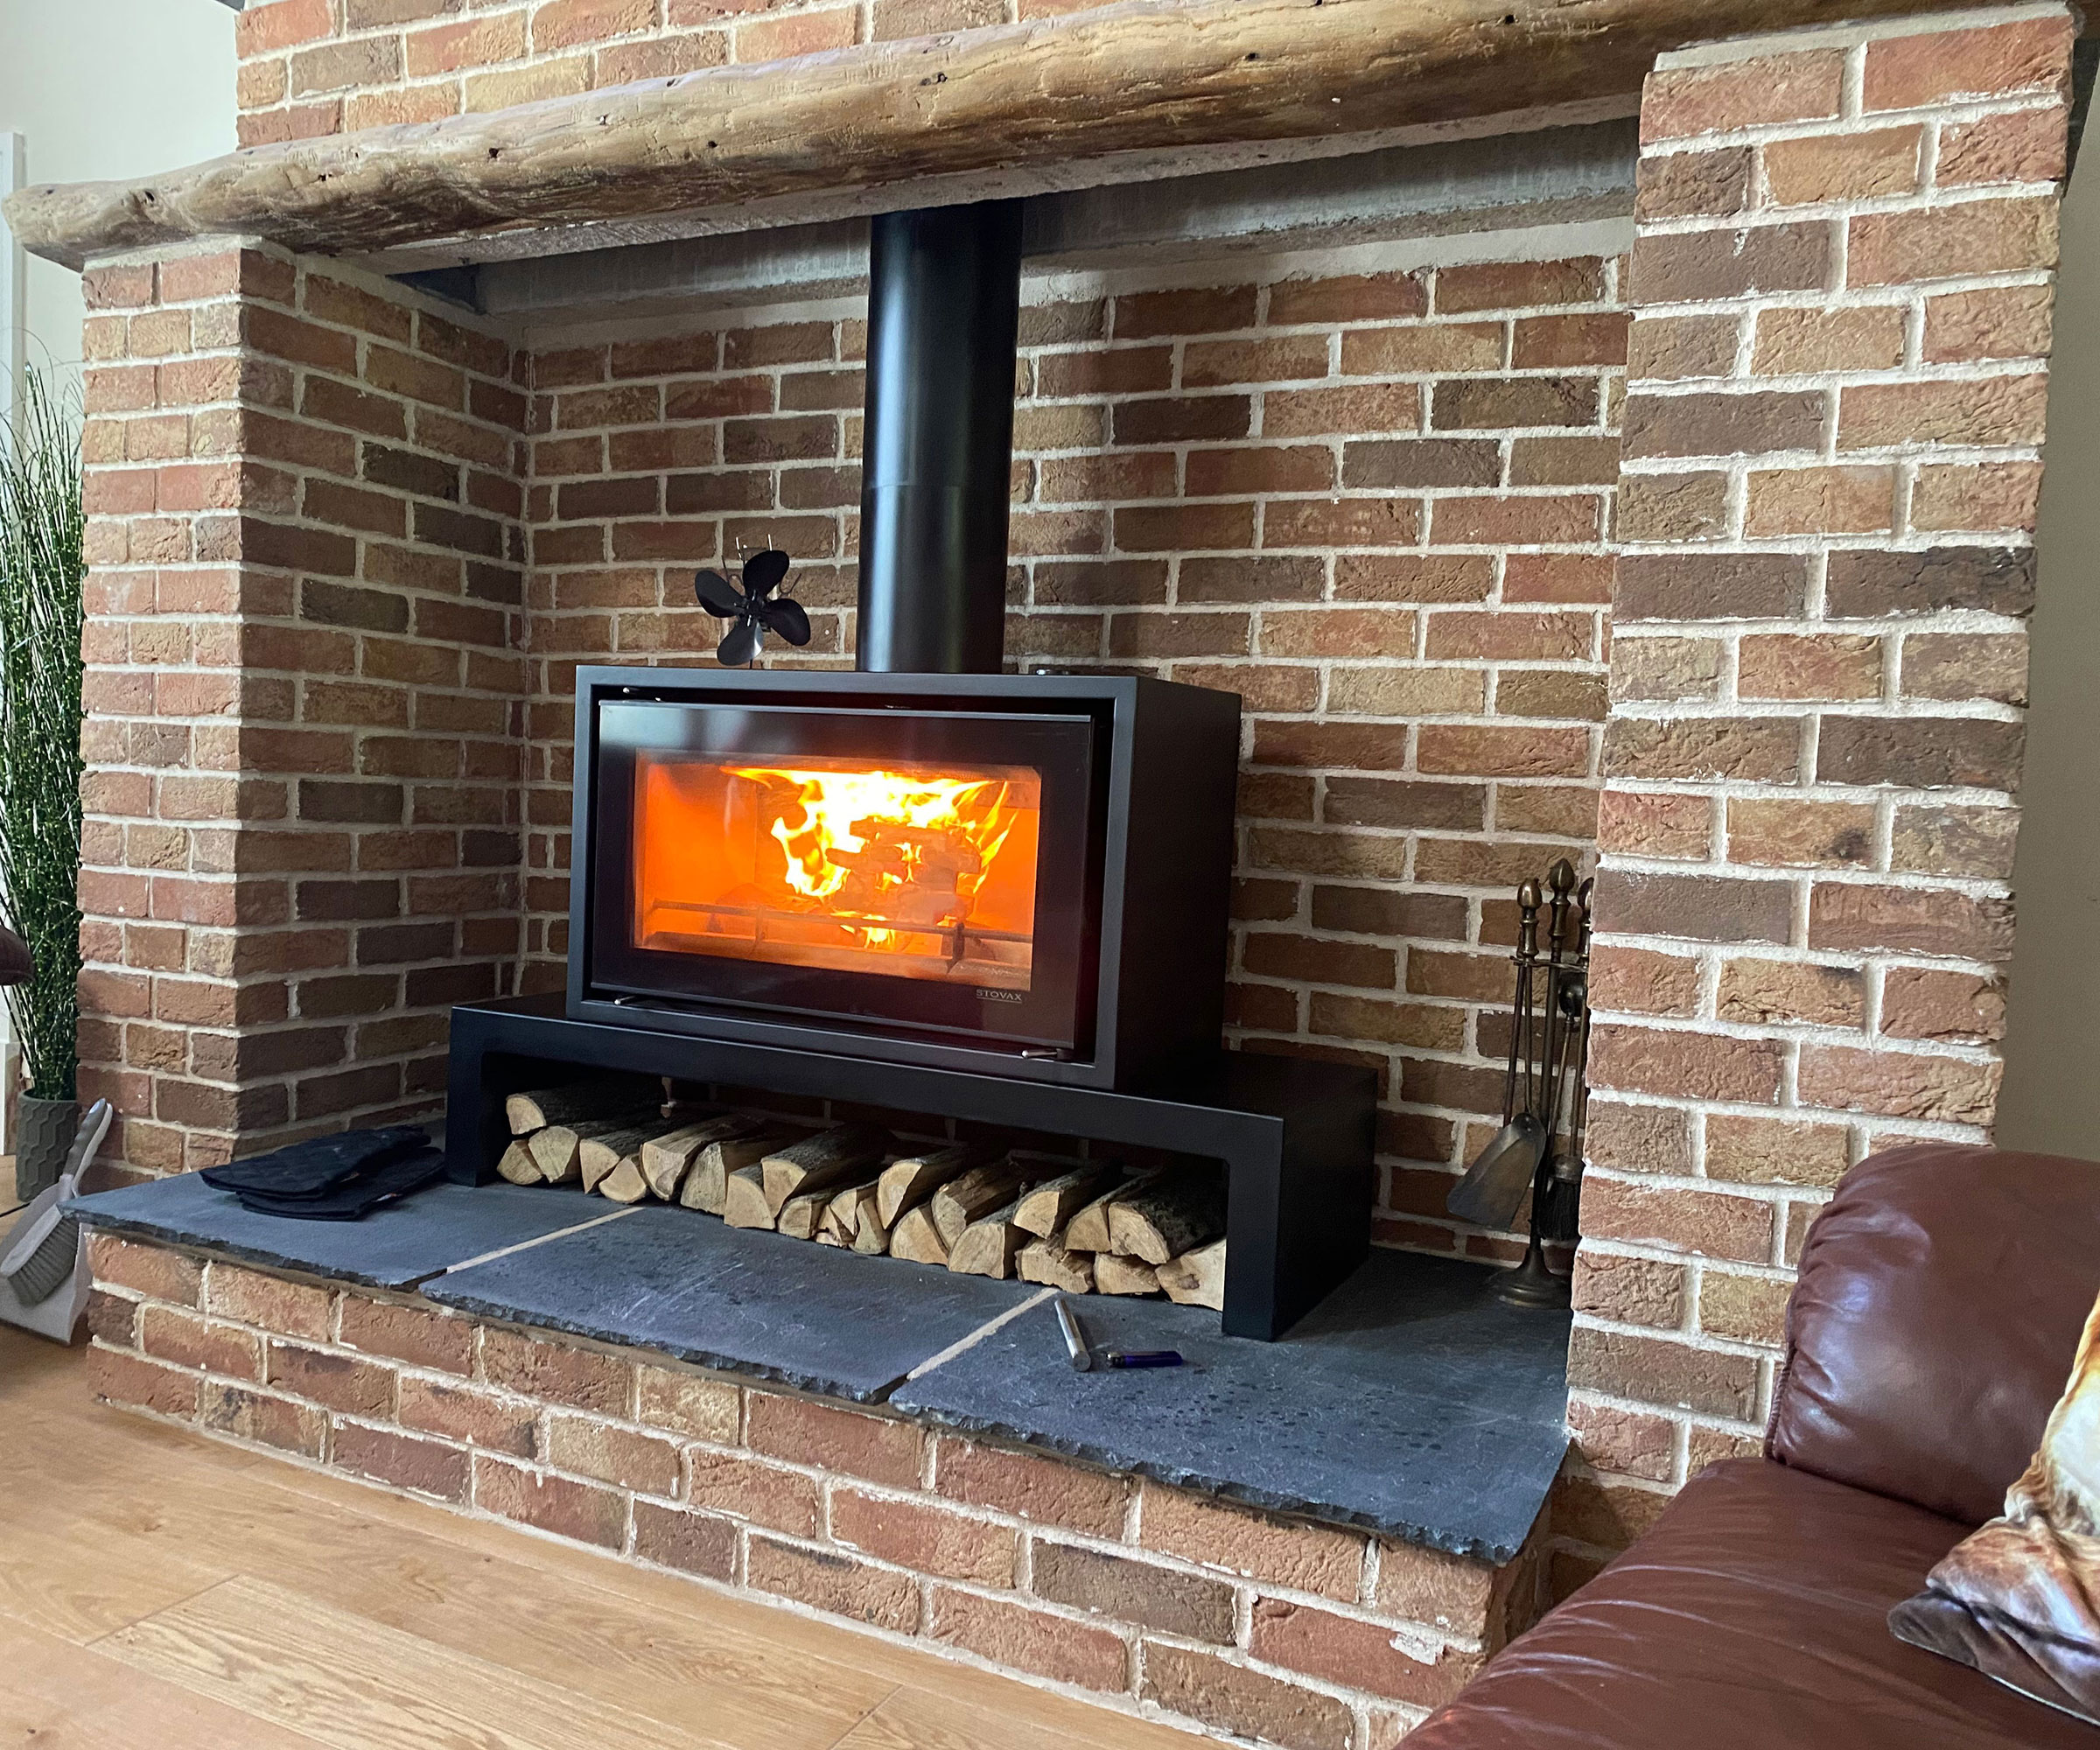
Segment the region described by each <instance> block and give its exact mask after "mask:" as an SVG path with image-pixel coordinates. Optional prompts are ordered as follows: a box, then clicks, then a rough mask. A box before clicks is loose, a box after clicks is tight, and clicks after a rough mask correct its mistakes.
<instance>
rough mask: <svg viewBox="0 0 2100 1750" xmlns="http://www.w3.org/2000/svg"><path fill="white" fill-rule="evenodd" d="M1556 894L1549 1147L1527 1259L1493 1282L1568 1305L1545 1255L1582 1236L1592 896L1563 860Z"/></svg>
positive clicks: (1519, 1301) (1548, 1019)
mask: <svg viewBox="0 0 2100 1750" xmlns="http://www.w3.org/2000/svg"><path fill="white" fill-rule="evenodd" d="M1546 880H1547V885H1548V886H1551V889H1552V892H1553V900H1552V906H1551V923H1550V928H1549V935H1548V951H1549V955H1550V958H1549V960H1548V962H1547V966H1546V1001H1545V1017H1544V1027H1543V1029H1542V1052H1541V1084H1540V1095H1541V1098H1540V1105H1539V1108H1538V1111H1539V1115H1540V1118H1541V1122H1542V1123H1543V1124H1544V1126H1545V1130H1546V1138H1547V1146H1546V1149H1545V1152H1544V1154H1542V1155H1541V1157H1540V1159H1539V1162H1538V1167H1537V1173H1535V1174H1534V1176H1533V1178H1532V1181H1531V1220H1530V1235H1529V1238H1528V1240H1527V1243H1526V1244H1525V1247H1524V1256H1523V1260H1522V1262H1520V1263H1519V1264H1517V1265H1516V1267H1515V1268H1514V1269H1512V1270H1507V1271H1503V1272H1502V1277H1501V1278H1500V1279H1499V1280H1498V1281H1497V1282H1496V1283H1495V1293H1496V1294H1497V1295H1498V1296H1499V1297H1500V1298H1501V1299H1504V1300H1508V1301H1511V1302H1513V1303H1515V1304H1516V1305H1517V1306H1566V1305H1567V1304H1568V1299H1569V1279H1568V1278H1566V1277H1565V1276H1563V1275H1562V1274H1561V1273H1560V1272H1559V1271H1556V1270H1555V1269H1554V1268H1553V1267H1552V1265H1551V1263H1549V1262H1548V1260H1547V1257H1546V1248H1547V1247H1548V1246H1549V1245H1556V1244H1558V1245H1565V1244H1571V1243H1573V1242H1574V1240H1575V1239H1576V1238H1577V1237H1578V1234H1579V1229H1578V1228H1577V1225H1576V1223H1577V1215H1578V1203H1579V1197H1580V1189H1581V1180H1582V1153H1581V1136H1580V1133H1579V1125H1580V1124H1581V1122H1582V1121H1583V1119H1585V1118H1586V1117H1587V1112H1588V1104H1587V1101H1586V1096H1585V1095H1584V1092H1583V1084H1584V1072H1585V1070H1586V1068H1587V1065H1588V1059H1589V1040H1590V907H1589V900H1590V893H1591V884H1590V883H1589V882H1587V881H1586V882H1584V883H1583V884H1582V886H1580V888H1579V889H1578V888H1577V886H1576V883H1575V867H1574V865H1572V864H1571V863H1570V862H1568V860H1567V859H1566V858H1562V859H1561V860H1560V861H1559V862H1558V863H1556V864H1555V865H1553V867H1552V868H1551V870H1550V871H1549V872H1547V876H1546Z"/></svg>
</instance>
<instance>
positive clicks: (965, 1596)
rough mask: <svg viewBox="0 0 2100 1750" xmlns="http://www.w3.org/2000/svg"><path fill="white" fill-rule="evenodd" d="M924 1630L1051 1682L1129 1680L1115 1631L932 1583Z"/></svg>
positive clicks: (1112, 1685)
mask: <svg viewBox="0 0 2100 1750" xmlns="http://www.w3.org/2000/svg"><path fill="white" fill-rule="evenodd" d="M925 1632H926V1633H927V1635H928V1636H930V1637H931V1638H932V1639H934V1640H935V1641H939V1642H946V1643H947V1644H949V1645H950V1646H956V1647H962V1648H965V1649H968V1650H969V1651H970V1652H972V1653H975V1654H977V1656H978V1657H980V1658H984V1659H989V1660H991V1662H992V1663H994V1664H999V1665H1007V1666H1012V1667H1014V1668H1016V1669H1018V1670H1024V1671H1033V1673H1035V1675H1036V1676H1038V1677H1048V1678H1049V1679H1051V1681H1053V1682H1054V1683H1062V1684H1074V1685H1075V1686H1077V1687H1078V1688H1081V1689H1089V1690H1100V1691H1107V1692H1110V1693H1111V1694H1113V1693H1120V1692H1121V1691H1124V1690H1125V1689H1127V1688H1128V1687H1129V1685H1130V1651H1129V1649H1127V1648H1125V1647H1124V1644H1123V1642H1122V1640H1121V1638H1120V1637H1119V1636H1117V1635H1113V1634H1111V1633H1110V1631H1109V1630H1107V1629H1106V1628H1089V1626H1088V1625H1086V1624H1084V1623H1081V1622H1075V1621H1073V1620H1072V1619H1071V1618H1070V1617H1068V1616H1054V1615H1052V1614H1050V1613H1049V1612H1047V1611H1043V1610H1031V1609H1029V1608H1028V1607H1026V1605H1019V1604H1011V1603H1008V1602H1006V1601H1005V1600H1001V1599H990V1598H984V1597H980V1596H979V1595H978V1594H977V1593H966V1592H958V1591H956V1590H955V1589H954V1588H953V1587H950V1586H935V1588H934V1593H933V1612H932V1615H931V1618H930V1620H929V1621H928V1624H927V1628H926V1631H925Z"/></svg>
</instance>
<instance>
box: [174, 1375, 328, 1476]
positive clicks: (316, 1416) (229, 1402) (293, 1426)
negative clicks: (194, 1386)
mask: <svg viewBox="0 0 2100 1750" xmlns="http://www.w3.org/2000/svg"><path fill="white" fill-rule="evenodd" d="M197 1422H198V1425H199V1426H200V1427H202V1428H208V1429H210V1430H212V1431H213V1432H215V1433H221V1434H230V1435H232V1436H233V1438H234V1439H236V1440H251V1441H253V1442H255V1444H256V1445H257V1446H275V1447H276V1448H277V1449H278V1450H279V1451H280V1452H286V1453H298V1454H299V1455H300V1456H301V1457H303V1458H308V1459H318V1458H319V1457H320V1456H321V1453H322V1452H323V1450H324V1448H325V1446H326V1445H327V1440H328V1412H327V1411H325V1410H317V1409H315V1408H314V1406H313V1405H312V1404H295V1403H293V1402H292V1401H291V1400H290V1398H288V1397H271V1396H269V1394H268V1393H266V1392H261V1391H249V1390H245V1389H244V1388H242V1387H241V1386H237V1385H224V1384H221V1383H220V1382H218V1381H217V1380H207V1381H206V1382H205V1383H204V1390H203V1394H202V1397H201V1398H200V1404H199V1407H198V1412H197Z"/></svg>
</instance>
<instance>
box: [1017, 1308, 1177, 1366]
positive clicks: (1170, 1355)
mask: <svg viewBox="0 0 2100 1750" xmlns="http://www.w3.org/2000/svg"><path fill="white" fill-rule="evenodd" d="M1050 1304H1051V1305H1052V1306H1054V1307H1055V1308H1056V1309H1057V1328H1058V1329H1059V1330H1060V1331H1061V1332H1063V1333H1064V1337H1065V1353H1066V1354H1067V1355H1070V1356H1071V1357H1072V1366H1073V1368H1074V1369H1075V1371H1077V1372H1080V1373H1091V1372H1093V1370H1094V1346H1093V1345H1092V1344H1091V1343H1089V1342H1088V1341H1087V1334H1086V1333H1085V1332H1084V1331H1083V1330H1082V1329H1081V1328H1080V1323H1079V1315H1078V1314H1077V1313H1075V1312H1074V1311H1073V1310H1072V1306H1071V1303H1070V1302H1068V1300H1066V1299H1065V1298H1064V1297H1063V1296H1062V1295H1060V1296H1058V1298H1057V1299H1055V1300H1054V1301H1052V1302H1051V1303H1050ZM1101 1364H1102V1365H1103V1367H1108V1368H1178V1367H1180V1366H1181V1365H1182V1364H1183V1363H1182V1360H1181V1351H1180V1350H1179V1349H1103V1351H1102V1352H1101Z"/></svg>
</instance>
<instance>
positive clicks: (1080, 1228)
mask: <svg viewBox="0 0 2100 1750" xmlns="http://www.w3.org/2000/svg"><path fill="white" fill-rule="evenodd" d="M1158 1177H1159V1173H1157V1171H1154V1172H1151V1173H1139V1174H1138V1176H1137V1177H1136V1178H1135V1179H1126V1180H1124V1182H1123V1183H1122V1184H1120V1185H1112V1186H1110V1187H1109V1188H1108V1189H1107V1190H1106V1191H1104V1192H1103V1193H1102V1194H1101V1195H1100V1196H1098V1197H1096V1199H1095V1200H1094V1201H1092V1202H1091V1203H1089V1204H1087V1205H1086V1206H1085V1207H1084V1208H1082V1209H1081V1210H1080V1211H1079V1213H1078V1214H1077V1215H1074V1216H1073V1218H1072V1219H1071V1220H1070V1221H1069V1222H1067V1223H1066V1224H1065V1231H1064V1232H1063V1233H1061V1235H1059V1236H1058V1242H1059V1243H1060V1244H1061V1245H1062V1246H1063V1247H1064V1249H1065V1250H1067V1251H1071V1252H1105V1251H1109V1250H1113V1248H1111V1246H1110V1243H1109V1211H1110V1209H1111V1208H1114V1207H1115V1206H1116V1205H1117V1203H1119V1202H1121V1201H1123V1200H1124V1198H1125V1197H1128V1196H1130V1195H1131V1194H1132V1193H1133V1192H1137V1191H1140V1190H1143V1189H1144V1188H1145V1187H1146V1186H1148V1185H1150V1184H1151V1183H1152V1180H1155V1179H1157V1178H1158Z"/></svg>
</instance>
